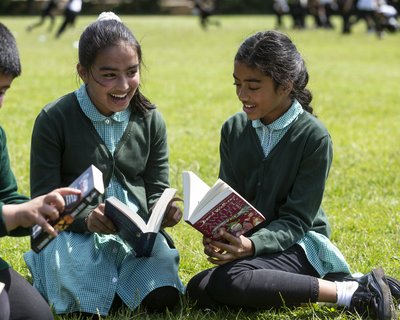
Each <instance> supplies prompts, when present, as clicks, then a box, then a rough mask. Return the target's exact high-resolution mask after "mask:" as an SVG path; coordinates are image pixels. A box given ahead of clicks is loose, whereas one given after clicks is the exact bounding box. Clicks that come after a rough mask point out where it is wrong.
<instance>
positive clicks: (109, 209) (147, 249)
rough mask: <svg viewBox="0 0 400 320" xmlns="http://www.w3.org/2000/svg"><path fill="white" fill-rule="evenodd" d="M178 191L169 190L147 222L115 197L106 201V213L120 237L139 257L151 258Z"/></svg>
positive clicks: (158, 202) (157, 203)
mask: <svg viewBox="0 0 400 320" xmlns="http://www.w3.org/2000/svg"><path fill="white" fill-rule="evenodd" d="M176 192H177V190H176V189H174V188H167V189H165V190H164V192H163V194H162V195H161V197H160V198H159V199H158V201H157V202H156V204H155V206H154V208H153V210H152V212H151V215H150V218H149V220H148V221H147V222H145V221H144V220H143V218H142V217H141V216H140V215H139V214H138V213H137V212H136V211H134V210H132V209H131V208H129V207H128V206H127V205H126V204H124V203H123V202H122V201H120V200H118V199H117V198H115V197H109V198H107V199H106V201H105V203H106V206H105V209H104V213H105V215H106V216H107V217H109V218H110V219H111V221H112V222H113V223H114V225H115V226H116V227H117V229H118V235H119V237H120V238H121V239H123V240H124V241H125V242H126V244H127V245H128V246H129V247H130V248H131V249H133V251H135V254H136V256H137V257H142V256H146V257H148V256H150V255H151V251H152V250H153V246H154V242H155V240H156V236H157V233H158V231H159V230H160V228H161V224H162V221H163V219H164V214H165V213H166V211H167V209H168V207H169V204H170V202H171V201H172V200H174V199H175V195H176Z"/></svg>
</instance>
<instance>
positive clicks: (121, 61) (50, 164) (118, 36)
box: [25, 13, 184, 316]
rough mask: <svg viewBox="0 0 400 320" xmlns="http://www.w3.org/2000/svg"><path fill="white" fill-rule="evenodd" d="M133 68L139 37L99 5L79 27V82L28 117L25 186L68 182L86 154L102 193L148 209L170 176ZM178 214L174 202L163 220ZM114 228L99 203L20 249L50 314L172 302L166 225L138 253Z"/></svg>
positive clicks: (173, 273) (174, 288) (35, 190)
mask: <svg viewBox="0 0 400 320" xmlns="http://www.w3.org/2000/svg"><path fill="white" fill-rule="evenodd" d="M141 68H142V49H141V46H140V44H139V42H138V41H137V39H136V38H135V37H134V35H133V34H132V32H131V31H130V30H129V29H128V28H127V27H126V25H125V24H124V23H122V22H121V21H120V19H119V17H118V16H116V15H115V14H112V13H103V14H101V15H100V16H99V18H98V20H97V21H95V22H93V23H91V24H90V25H89V26H87V27H86V28H85V30H84V31H83V33H82V35H81V37H80V40H79V62H78V64H77V72H78V74H79V76H80V78H81V79H82V81H83V84H82V86H81V87H80V88H78V89H77V90H76V91H74V92H70V93H67V94H66V95H64V96H63V97H61V98H60V99H57V100H56V101H54V102H52V103H50V104H49V105H47V106H46V107H45V108H44V109H43V110H42V111H41V112H40V114H39V115H38V117H37V119H36V122H35V125H34V129H33V134H32V144H31V193H32V195H41V194H44V193H46V192H48V190H51V189H52V188H53V187H56V186H60V185H64V184H68V183H70V182H71V181H72V180H73V179H74V177H76V176H78V175H79V173H80V172H82V171H83V170H84V168H87V167H88V166H89V165H90V164H94V165H95V166H97V167H98V168H99V169H100V170H101V171H102V172H103V176H104V180H105V181H104V184H105V187H106V190H105V196H106V197H109V196H115V197H117V198H118V199H119V200H121V201H122V202H124V203H125V204H127V205H128V206H129V207H131V208H132V209H134V210H138V213H139V214H140V215H141V216H142V217H143V218H144V219H145V220H147V219H148V218H149V216H150V215H151V208H152V206H153V205H154V204H155V202H156V201H157V200H158V198H159V197H160V196H161V194H162V192H163V191H164V189H165V188H167V187H168V186H169V154H168V144H167V133H166V125H165V122H164V120H163V117H162V115H161V113H160V112H159V111H158V109H157V108H156V107H155V106H154V105H153V104H152V103H151V102H150V101H149V100H148V99H147V98H146V97H145V96H144V95H143V94H142V92H141V90H140V75H141ZM181 217H182V212H181V210H180V209H179V207H178V206H177V205H175V203H172V204H171V208H170V210H169V211H168V213H167V217H166V220H165V221H164V226H170V227H171V226H174V225H175V224H176V223H177V222H178V221H179V220H180V219H181ZM115 233H116V229H115V226H114V225H113V224H112V222H111V220H109V219H108V218H107V217H106V216H105V215H104V203H100V204H99V206H98V207H97V208H95V209H94V210H93V211H92V212H87V215H86V217H84V218H82V219H77V220H76V221H74V223H73V224H72V228H71V230H70V231H66V232H63V233H61V234H60V235H59V236H58V237H57V238H56V239H55V240H53V241H52V242H51V243H50V244H49V245H48V246H47V247H46V250H43V251H42V252H41V253H39V254H36V253H34V252H32V251H29V252H28V253H26V255H25V260H26V262H27V264H28V266H29V268H30V270H31V273H32V277H33V282H34V286H35V287H36V288H37V289H38V290H39V291H40V292H41V293H42V294H43V296H44V297H46V299H48V301H49V302H50V303H51V304H52V305H53V307H54V310H55V312H56V313H57V314H66V313H74V312H81V313H87V314H89V316H90V315H101V316H105V315H107V314H109V313H110V311H112V310H118V308H119V307H120V306H121V305H126V306H127V307H129V308H131V309H135V308H137V307H139V306H140V307H141V308H143V309H145V310H147V311H165V310H166V309H167V308H168V309H172V308H173V307H174V306H175V305H176V304H177V303H178V302H179V298H180V295H181V293H182V292H183V290H184V288H183V285H182V282H181V281H180V279H179V277H178V265H179V253H178V251H177V250H176V249H175V248H174V246H173V244H172V243H171V241H170V238H169V237H168V235H167V234H166V232H165V231H164V230H162V231H161V232H160V233H158V235H157V238H156V243H155V245H154V248H153V252H152V254H151V256H150V257H141V258H137V257H136V256H135V254H134V252H131V250H130V248H129V247H127V246H126V244H125V243H124V242H123V240H121V239H120V238H119V237H118V236H117V235H115Z"/></svg>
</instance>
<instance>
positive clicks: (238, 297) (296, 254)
mask: <svg viewBox="0 0 400 320" xmlns="http://www.w3.org/2000/svg"><path fill="white" fill-rule="evenodd" d="M318 277H319V275H318V273H317V272H316V271H315V269H314V268H313V267H312V266H311V264H310V263H309V262H308V260H307V258H306V255H305V253H304V251H303V249H302V248H301V247H300V246H299V245H294V246H293V247H291V248H289V249H288V250H286V251H284V252H279V253H275V254H265V255H261V256H257V257H250V258H246V259H241V260H237V261H233V262H231V263H228V264H226V265H222V266H219V267H216V268H212V269H208V270H205V271H202V272H200V273H199V274H197V275H195V276H194V277H193V278H192V279H191V280H190V281H189V283H188V285H187V294H188V296H189V298H190V299H193V300H194V301H196V302H197V305H198V306H199V307H203V308H204V307H207V308H210V307H218V306H222V305H225V306H236V307H241V308H244V309H246V308H248V309H255V308H256V309H270V308H273V307H281V306H283V305H285V306H296V305H299V304H301V303H308V302H316V301H317V299H318V294H319V284H318Z"/></svg>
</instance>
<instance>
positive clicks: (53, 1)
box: [26, 0, 57, 32]
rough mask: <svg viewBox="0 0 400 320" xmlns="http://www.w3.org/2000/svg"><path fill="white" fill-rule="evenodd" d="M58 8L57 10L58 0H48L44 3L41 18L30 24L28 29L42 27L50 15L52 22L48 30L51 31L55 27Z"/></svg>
mask: <svg viewBox="0 0 400 320" xmlns="http://www.w3.org/2000/svg"><path fill="white" fill-rule="evenodd" d="M56 10H57V0H48V1H47V2H46V3H44V5H43V9H42V12H41V14H40V20H39V21H38V22H36V23H33V24H31V25H29V26H28V27H27V28H26V30H27V31H32V30H33V29H35V28H37V27H40V26H41V25H42V24H43V23H44V22H45V20H46V18H47V17H48V18H49V19H50V24H49V27H48V29H47V30H48V32H51V31H52V30H53V27H54V22H55V20H56Z"/></svg>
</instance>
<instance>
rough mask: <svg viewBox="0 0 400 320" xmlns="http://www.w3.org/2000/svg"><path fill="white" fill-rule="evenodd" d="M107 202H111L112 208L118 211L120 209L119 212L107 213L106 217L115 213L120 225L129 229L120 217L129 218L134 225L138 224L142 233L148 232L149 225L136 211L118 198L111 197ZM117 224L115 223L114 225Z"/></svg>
mask: <svg viewBox="0 0 400 320" xmlns="http://www.w3.org/2000/svg"><path fill="white" fill-rule="evenodd" d="M106 201H107V202H109V203H110V204H111V205H112V206H114V207H115V208H116V209H118V212H107V211H106V212H105V213H106V216H109V214H111V213H113V214H114V215H115V218H114V219H117V221H119V222H120V223H122V224H124V225H125V226H126V227H129V225H128V224H126V223H124V222H123V220H122V217H119V216H118V215H119V214H120V215H123V216H125V218H128V219H129V220H131V221H132V223H134V224H136V225H137V226H138V227H139V229H140V230H142V232H147V231H148V228H147V224H146V222H144V220H143V219H142V217H141V216H139V215H138V214H137V213H136V212H135V211H133V210H132V209H131V208H129V207H128V206H127V205H126V204H125V203H123V202H122V201H120V200H118V199H117V198H116V197H109V198H107V199H106ZM114 224H115V223H114Z"/></svg>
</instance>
